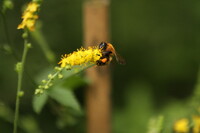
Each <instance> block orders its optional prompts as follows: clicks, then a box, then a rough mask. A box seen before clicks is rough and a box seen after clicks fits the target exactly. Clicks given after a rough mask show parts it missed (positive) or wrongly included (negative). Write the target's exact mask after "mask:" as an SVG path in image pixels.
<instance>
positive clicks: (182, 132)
mask: <svg viewBox="0 0 200 133" xmlns="http://www.w3.org/2000/svg"><path fill="white" fill-rule="evenodd" d="M188 123H189V120H188V119H186V118H182V119H180V120H178V121H176V122H175V123H174V131H175V132H176V133H188V132H189V127H188Z"/></svg>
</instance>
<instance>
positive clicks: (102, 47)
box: [99, 42, 108, 50]
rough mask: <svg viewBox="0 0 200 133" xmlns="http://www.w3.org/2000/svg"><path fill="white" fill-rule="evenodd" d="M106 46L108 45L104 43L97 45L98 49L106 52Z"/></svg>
mask: <svg viewBox="0 0 200 133" xmlns="http://www.w3.org/2000/svg"><path fill="white" fill-rule="evenodd" d="M107 45H108V44H107V43H106V42H101V43H100V44H99V49H102V50H106V48H107Z"/></svg>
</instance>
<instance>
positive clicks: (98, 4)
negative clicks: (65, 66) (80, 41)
mask: <svg viewBox="0 0 200 133" xmlns="http://www.w3.org/2000/svg"><path fill="white" fill-rule="evenodd" d="M108 8H109V3H108V2H106V1H99V0H98V1H97V0H96V1H94V0H91V1H87V2H85V3H84V7H83V23H84V25H83V28H84V44H86V45H85V46H86V47H87V46H91V45H98V44H100V42H102V41H106V42H107V41H108V40H109V20H108V19H109V15H108ZM86 75H87V76H88V77H89V78H90V79H91V80H92V84H91V85H90V86H89V87H88V88H87V89H86V106H87V107H86V110H87V133H110V132H111V123H110V110H111V107H110V92H111V82H110V71H109V67H108V66H102V67H93V68H90V69H88V70H87V71H86Z"/></svg>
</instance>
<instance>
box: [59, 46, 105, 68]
mask: <svg viewBox="0 0 200 133" xmlns="http://www.w3.org/2000/svg"><path fill="white" fill-rule="evenodd" d="M101 56H102V53H101V50H100V49H99V48H98V47H89V48H87V49H84V48H80V49H78V50H77V51H75V52H73V53H71V54H68V55H67V54H65V55H64V56H63V57H62V59H61V61H60V62H59V63H58V64H61V67H62V68H63V67H66V66H67V65H70V66H75V65H81V64H85V63H94V64H96V61H97V60H99V59H100V57H101Z"/></svg>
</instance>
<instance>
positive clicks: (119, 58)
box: [115, 52, 126, 65]
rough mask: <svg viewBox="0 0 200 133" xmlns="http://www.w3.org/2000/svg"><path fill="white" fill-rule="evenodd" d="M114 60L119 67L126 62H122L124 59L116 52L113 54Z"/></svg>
mask: <svg viewBox="0 0 200 133" xmlns="http://www.w3.org/2000/svg"><path fill="white" fill-rule="evenodd" d="M115 58H116V60H117V62H118V63H119V64H121V65H125V64H126V61H125V60H124V58H123V57H122V56H120V55H119V54H118V53H117V52H115Z"/></svg>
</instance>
